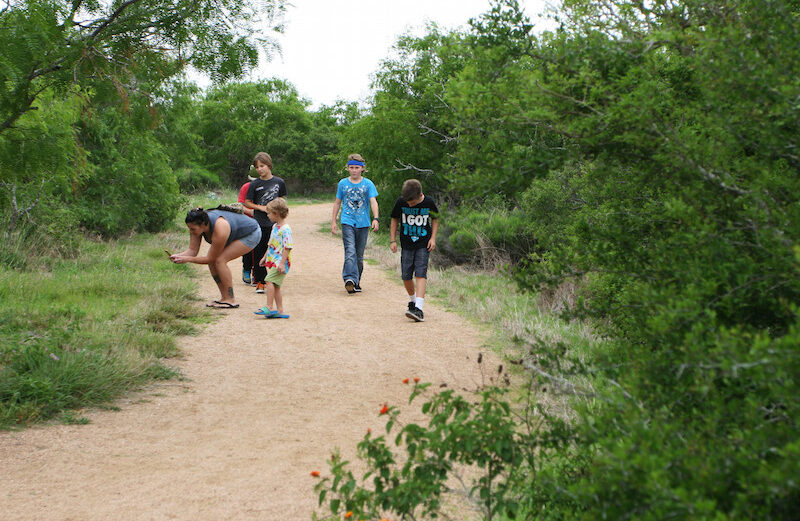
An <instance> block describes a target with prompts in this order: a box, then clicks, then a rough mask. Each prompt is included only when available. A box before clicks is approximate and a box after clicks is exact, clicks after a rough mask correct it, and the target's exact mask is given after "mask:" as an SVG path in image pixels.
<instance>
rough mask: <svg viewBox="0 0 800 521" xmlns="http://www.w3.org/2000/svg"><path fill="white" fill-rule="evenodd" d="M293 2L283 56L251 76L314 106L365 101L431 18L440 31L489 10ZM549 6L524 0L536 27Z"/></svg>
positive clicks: (431, 2) (281, 38)
mask: <svg viewBox="0 0 800 521" xmlns="http://www.w3.org/2000/svg"><path fill="white" fill-rule="evenodd" d="M289 1H290V2H291V4H292V5H290V6H289V7H288V8H287V12H286V16H285V19H284V21H285V31H284V34H282V35H277V40H278V42H279V43H280V45H281V48H282V56H280V55H275V56H274V57H273V59H272V61H271V62H266V63H262V64H261V65H260V66H259V68H258V70H257V71H254V72H253V74H251V75H250V77H249V78H248V79H249V80H252V81H257V80H260V79H266V78H269V77H278V78H283V79H286V80H288V81H289V82H291V83H292V84H293V85H294V86H295V87H296V88H297V90H298V91H299V93H300V95H301V96H302V97H304V98H307V99H309V100H311V102H312V108H314V109H316V108H319V107H320V105H332V104H333V103H334V102H336V100H337V99H343V100H345V101H360V100H364V99H365V98H366V97H367V96H368V95H369V93H370V88H369V85H370V82H371V76H372V75H374V73H375V72H376V71H377V70H378V68H379V66H380V62H381V60H383V59H385V58H387V57H389V56H390V54H391V48H392V46H393V45H394V43H395V42H396V40H397V37H398V36H400V35H401V34H405V33H406V32H408V31H409V30H413V31H414V34H417V35H422V34H424V28H425V24H426V22H428V21H433V22H436V23H437V24H438V25H439V27H440V28H442V29H454V28H456V27H459V26H464V27H466V25H467V22H468V20H469V19H470V18H471V17H477V16H478V15H480V14H482V13H484V12H487V11H488V10H489V8H490V3H489V0H289ZM548 5H552V0H520V6H522V7H523V9H524V10H525V13H526V14H527V15H528V17H529V18H530V19H531V21H532V22H533V23H534V24H536V25H538V23H537V21H538V20H539V15H540V14H542V13H543V12H544V11H545V8H546V6H548ZM537 32H538V31H537Z"/></svg>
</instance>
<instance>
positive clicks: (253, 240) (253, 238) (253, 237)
mask: <svg viewBox="0 0 800 521" xmlns="http://www.w3.org/2000/svg"><path fill="white" fill-rule="evenodd" d="M239 240H240V241H242V243H243V244H244V245H245V246H247V247H248V248H250V249H253V248H255V247H256V246H258V243H259V242H260V241H261V228H256V231H254V232H253V233H251V234H250V235H245V236H244V237H242V238H241V239H239Z"/></svg>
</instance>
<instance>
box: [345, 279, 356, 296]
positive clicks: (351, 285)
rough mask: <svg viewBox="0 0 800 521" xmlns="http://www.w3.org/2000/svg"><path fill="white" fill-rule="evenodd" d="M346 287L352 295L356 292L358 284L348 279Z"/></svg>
mask: <svg viewBox="0 0 800 521" xmlns="http://www.w3.org/2000/svg"><path fill="white" fill-rule="evenodd" d="M344 289H346V290H347V292H348V293H350V294H351V295H352V294H353V293H355V292H356V284H355V282H353V281H352V280H348V281H347V282H345V283H344Z"/></svg>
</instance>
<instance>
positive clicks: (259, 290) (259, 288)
mask: <svg viewBox="0 0 800 521" xmlns="http://www.w3.org/2000/svg"><path fill="white" fill-rule="evenodd" d="M256 293H264V284H262V283H260V282H259V283H258V284H256Z"/></svg>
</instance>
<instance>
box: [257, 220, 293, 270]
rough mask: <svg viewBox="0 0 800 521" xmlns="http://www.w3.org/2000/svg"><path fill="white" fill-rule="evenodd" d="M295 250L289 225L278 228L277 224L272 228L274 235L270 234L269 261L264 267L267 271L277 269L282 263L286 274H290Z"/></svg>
mask: <svg viewBox="0 0 800 521" xmlns="http://www.w3.org/2000/svg"><path fill="white" fill-rule="evenodd" d="M293 248H294V240H293V239H292V229H291V228H290V227H289V225H288V224H284V225H283V226H278V225H277V224H276V225H275V226H273V227H272V233H270V234H269V242H268V243H267V261H266V264H265V265H264V267H265V268H267V269H269V268H277V267H278V263H279V262H282V263H283V267H284V269H285V270H286V273H289V268H290V267H291V266H292V249H293ZM287 250H288V251H287Z"/></svg>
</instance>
